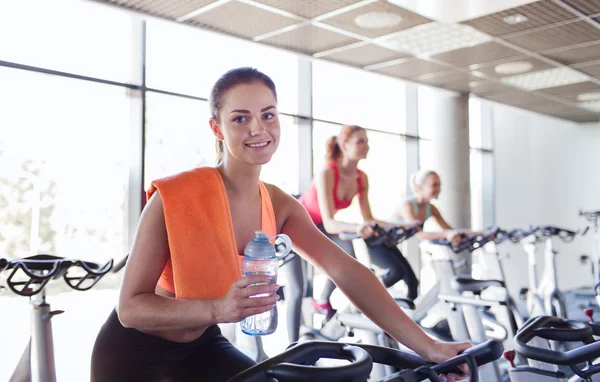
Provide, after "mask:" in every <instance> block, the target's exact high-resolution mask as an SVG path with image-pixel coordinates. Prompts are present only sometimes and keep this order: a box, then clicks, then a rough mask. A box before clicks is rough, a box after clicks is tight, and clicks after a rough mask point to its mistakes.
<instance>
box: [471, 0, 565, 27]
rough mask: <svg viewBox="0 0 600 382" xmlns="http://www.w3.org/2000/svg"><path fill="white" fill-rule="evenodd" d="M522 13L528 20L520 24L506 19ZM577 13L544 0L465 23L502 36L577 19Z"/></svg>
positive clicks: (549, 0)
mask: <svg viewBox="0 0 600 382" xmlns="http://www.w3.org/2000/svg"><path fill="white" fill-rule="evenodd" d="M515 14H521V15H523V16H526V17H527V19H528V20H527V21H525V22H522V23H519V24H513V25H511V24H508V23H506V22H505V21H504V18H505V17H507V16H512V15H515ZM575 17H576V16H575V15H574V14H573V13H571V12H569V11H567V10H566V9H564V8H562V7H561V6H559V5H556V4H554V3H553V2H552V1H551V0H543V1H538V2H535V3H530V4H526V5H522V6H520V7H516V8H512V9H507V10H505V11H502V12H496V13H492V14H491V15H487V16H483V17H479V18H476V19H473V20H469V21H465V22H463V23H464V24H467V25H470V26H472V27H474V28H477V29H479V30H480V31H482V32H485V33H487V34H490V35H492V36H502V35H505V34H511V33H515V32H520V31H525V30H529V29H533V28H538V27H542V26H545V25H550V24H554V23H557V22H561V21H565V20H572V19H575Z"/></svg>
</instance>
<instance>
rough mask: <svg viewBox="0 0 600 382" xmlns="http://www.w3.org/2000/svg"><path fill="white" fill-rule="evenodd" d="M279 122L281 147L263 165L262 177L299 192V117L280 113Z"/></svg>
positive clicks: (284, 188) (293, 192)
mask: <svg viewBox="0 0 600 382" xmlns="http://www.w3.org/2000/svg"><path fill="white" fill-rule="evenodd" d="M279 123H280V125H281V135H280V139H279V148H278V149H277V152H276V153H275V155H273V158H272V159H271V161H270V162H269V163H267V164H266V165H264V166H263V167H262V171H261V173H260V179H261V180H262V181H264V182H267V183H272V184H274V185H276V186H277V187H279V188H281V189H282V190H283V191H285V192H287V193H288V194H292V195H294V194H297V193H298V192H299V190H298V171H299V162H298V150H299V148H298V124H297V119H296V117H290V116H288V115H283V114H279Z"/></svg>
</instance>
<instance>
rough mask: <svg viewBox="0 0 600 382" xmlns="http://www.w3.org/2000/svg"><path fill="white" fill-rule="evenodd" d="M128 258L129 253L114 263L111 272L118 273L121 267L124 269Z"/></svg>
mask: <svg viewBox="0 0 600 382" xmlns="http://www.w3.org/2000/svg"><path fill="white" fill-rule="evenodd" d="M128 259H129V254H127V256H125V257H124V258H122V259H121V260H120V261H119V262H118V263H116V264H113V267H112V269H111V273H117V272H119V271H120V270H121V269H123V267H124V266H125V265H126V264H127V260H128Z"/></svg>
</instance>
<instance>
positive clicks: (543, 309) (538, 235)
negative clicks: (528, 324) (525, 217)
mask: <svg viewBox="0 0 600 382" xmlns="http://www.w3.org/2000/svg"><path fill="white" fill-rule="evenodd" d="M575 235H576V232H573V231H569V230H566V229H562V228H556V227H550V226H542V227H532V228H529V229H527V230H524V231H514V232H513V234H512V238H511V240H513V241H514V242H519V241H520V242H521V243H522V244H523V248H524V249H525V252H526V253H527V259H528V261H527V264H528V273H529V287H528V288H523V289H522V290H521V296H524V298H525V299H526V300H527V312H528V314H529V316H530V317H534V316H540V315H547V316H556V317H561V318H567V309H566V302H565V297H564V295H563V294H562V292H561V291H560V290H558V286H557V275H556V255H557V253H558V252H557V251H556V250H554V246H553V242H552V238H553V237H558V238H560V239H561V240H562V241H563V242H565V243H570V242H572V241H573V239H574V238H575ZM541 242H544V270H543V272H542V277H541V280H540V281H538V272H537V261H536V246H537V245H538V244H539V243H541Z"/></svg>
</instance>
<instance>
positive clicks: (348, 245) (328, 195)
mask: <svg viewBox="0 0 600 382" xmlns="http://www.w3.org/2000/svg"><path fill="white" fill-rule="evenodd" d="M368 152H369V139H368V137H367V133H366V131H365V129H363V128H362V127H360V126H344V127H343V128H342V130H341V132H340V134H339V135H338V136H333V137H331V138H330V139H329V140H328V142H327V154H326V160H327V163H328V165H327V167H326V168H325V169H324V170H323V171H321V172H320V173H318V174H317V175H316V176H315V179H314V180H313V182H312V184H311V186H310V188H309V190H308V191H307V192H306V193H304V194H303V195H302V196H301V197H300V202H301V203H302V205H304V207H305V208H306V210H307V211H308V213H309V215H310V216H311V218H312V220H313V222H314V223H315V225H317V227H318V228H319V229H320V230H321V232H323V233H324V234H325V235H326V236H327V237H329V238H330V239H331V240H332V241H334V242H335V243H336V244H337V245H339V246H340V247H341V248H342V249H343V250H344V251H345V252H346V253H348V254H349V255H350V256H353V257H356V256H355V254H354V249H353V247H352V242H350V241H343V240H340V239H339V237H338V234H339V233H342V232H357V233H359V234H360V236H361V237H362V238H363V239H368V238H369V237H371V236H373V234H374V230H373V228H372V225H373V224H375V223H376V224H378V225H379V226H381V227H382V228H384V229H388V228H391V227H393V226H394V224H392V223H388V222H383V221H380V220H377V219H375V218H374V217H373V215H372V213H371V206H370V205H369V195H368V190H369V181H368V178H367V175H366V174H365V173H364V172H362V171H360V170H359V169H358V163H359V162H360V161H361V160H362V159H365V158H366V157H367V154H368ZM355 196H358V202H359V206H360V212H361V215H362V218H363V223H362V224H354V223H347V222H343V221H340V220H337V219H335V218H334V215H335V213H336V212H338V211H339V210H342V209H345V208H348V207H349V206H350V204H351V203H352V200H353V198H354V197H355ZM369 254H370V256H371V259H372V261H373V263H374V264H375V265H377V266H378V267H380V268H384V269H387V270H388V272H387V274H386V276H385V278H384V280H383V282H384V284H385V286H386V287H390V286H392V285H394V284H395V283H396V282H398V281H400V280H404V281H405V282H406V284H407V286H408V290H409V293H408V297H409V298H413V299H414V298H416V297H417V290H418V280H417V277H416V275H415V274H414V272H413V270H412V268H411V267H410V265H409V263H408V262H407V261H406V259H405V258H404V256H402V254H401V253H400V251H398V250H390V249H389V248H385V247H383V246H380V247H369ZM335 288H336V286H335V284H334V283H333V282H332V281H331V280H327V282H326V284H325V287H324V289H323V292H322V294H321V297H320V298H319V299H318V300H313V308H314V309H315V310H317V311H319V312H321V313H323V314H326V315H327V316H328V317H331V316H332V315H333V314H334V312H335V311H334V309H333V308H332V306H331V304H330V302H329V299H330V297H331V294H332V293H333V291H334V290H335Z"/></svg>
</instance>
